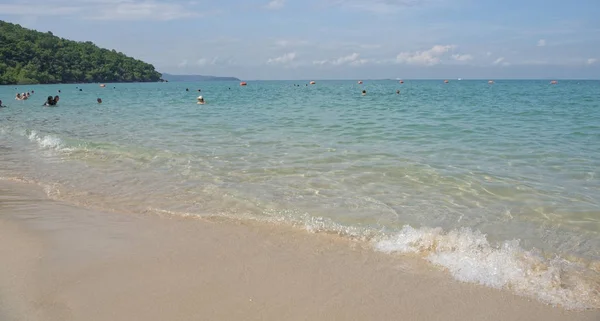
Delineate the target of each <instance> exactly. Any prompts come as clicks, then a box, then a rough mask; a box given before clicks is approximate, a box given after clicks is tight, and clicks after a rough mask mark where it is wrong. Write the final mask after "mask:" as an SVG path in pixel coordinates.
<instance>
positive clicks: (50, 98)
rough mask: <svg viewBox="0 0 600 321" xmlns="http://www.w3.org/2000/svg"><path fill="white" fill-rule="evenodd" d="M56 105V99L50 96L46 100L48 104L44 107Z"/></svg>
mask: <svg viewBox="0 0 600 321" xmlns="http://www.w3.org/2000/svg"><path fill="white" fill-rule="evenodd" d="M54 105H55V103H54V98H52V96H48V98H46V102H45V103H44V104H43V105H42V106H45V107H48V106H54Z"/></svg>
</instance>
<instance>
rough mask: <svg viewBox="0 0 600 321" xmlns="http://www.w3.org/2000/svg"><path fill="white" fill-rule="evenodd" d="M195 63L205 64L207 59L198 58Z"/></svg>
mask: <svg viewBox="0 0 600 321" xmlns="http://www.w3.org/2000/svg"><path fill="white" fill-rule="evenodd" d="M196 64H197V65H198V66H206V64H208V59H206V58H200V59H198V61H196Z"/></svg>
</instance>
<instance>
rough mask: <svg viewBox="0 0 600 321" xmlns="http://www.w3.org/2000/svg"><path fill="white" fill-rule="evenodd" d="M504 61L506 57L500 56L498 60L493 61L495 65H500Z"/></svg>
mask: <svg viewBox="0 0 600 321" xmlns="http://www.w3.org/2000/svg"><path fill="white" fill-rule="evenodd" d="M503 61H504V57H500V58H498V59H496V60H494V62H493V63H492V64H493V65H499V64H501V63H502V62H503Z"/></svg>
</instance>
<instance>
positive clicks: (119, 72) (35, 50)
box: [0, 21, 161, 85]
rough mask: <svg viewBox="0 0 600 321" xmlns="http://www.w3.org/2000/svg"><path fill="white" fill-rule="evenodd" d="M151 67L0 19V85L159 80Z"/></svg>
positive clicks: (118, 54) (89, 44) (86, 44)
mask: <svg viewBox="0 0 600 321" xmlns="http://www.w3.org/2000/svg"><path fill="white" fill-rule="evenodd" d="M160 77H161V74H160V73H159V72H157V71H156V69H155V68H154V66H152V65H151V64H148V63H145V62H143V61H140V60H136V59H134V58H131V57H128V56H126V55H124V54H123V53H120V52H117V51H116V50H114V49H113V50H107V49H102V48H99V47H97V46H96V45H94V44H93V43H92V42H90V41H87V42H76V41H71V40H67V39H62V38H59V37H56V36H54V35H53V34H52V32H50V31H48V32H45V33H43V32H38V31H34V30H29V29H25V28H23V27H21V26H19V25H16V24H12V23H7V22H4V21H0V85H9V84H38V83H40V84H53V83H76V82H142V81H143V82H150V81H158V80H160Z"/></svg>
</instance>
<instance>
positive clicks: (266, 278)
mask: <svg viewBox="0 0 600 321" xmlns="http://www.w3.org/2000/svg"><path fill="white" fill-rule="evenodd" d="M0 320H2V321H13V320H15V321H16V320H19V321H24V320H52V321H54V320H56V321H66V320H78V321H79V320H81V321H85V320H102V321H107V320H110V321H119V320H127V321H132V320H144V321H152V320H161V321H163V320H170V321H178V320H461V321H463V320H503V321H506V320H547V321H551V320H600V313H599V312H598V311H584V312H572V311H565V310H562V309H560V308H554V307H550V306H547V305H544V304H542V303H539V302H537V301H534V300H530V299H526V298H523V297H518V296H515V295H513V294H511V293H509V292H507V291H499V290H494V289H488V288H484V287H481V286H477V285H471V284H463V283H460V282H458V281H454V280H453V279H451V278H450V276H448V275H447V274H446V273H445V272H443V271H440V270H437V269H436V268H434V267H432V266H430V265H427V264H425V263H424V262H423V261H421V260H419V259H416V258H407V257H397V256H396V257H395V256H389V255H385V254H380V253H376V252H373V251H371V250H369V249H368V248H365V247H364V246H361V245H360V244H358V243H352V242H350V241H348V240H344V239H341V238H338V237H336V236H331V235H323V234H318V235H315V234H310V233H307V232H304V231H300V230H294V229H291V228H286V227H275V226H268V225H262V224H254V223H248V222H230V221H226V222H216V221H205V220H199V219H185V218H175V217H156V216H151V215H146V216H144V215H132V214H118V213H104V212H99V211H93V210H88V209H82V208H76V207H72V206H69V205H67V204H62V203H59V202H55V201H51V200H48V199H46V197H45V195H44V194H43V193H42V191H40V190H38V189H37V188H36V187H34V186H32V185H24V184H18V183H12V182H2V181H0Z"/></svg>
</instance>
